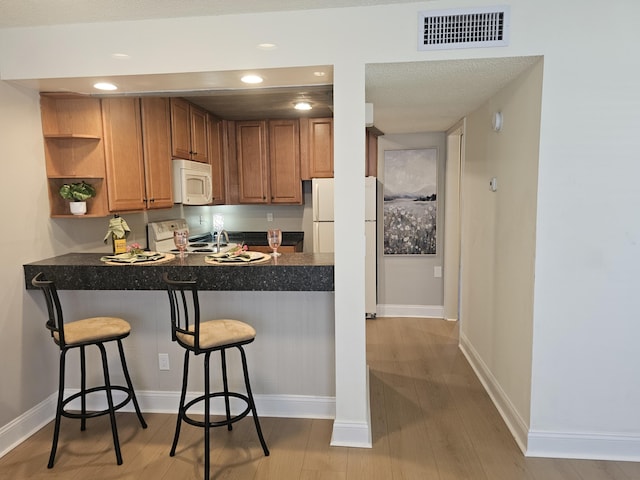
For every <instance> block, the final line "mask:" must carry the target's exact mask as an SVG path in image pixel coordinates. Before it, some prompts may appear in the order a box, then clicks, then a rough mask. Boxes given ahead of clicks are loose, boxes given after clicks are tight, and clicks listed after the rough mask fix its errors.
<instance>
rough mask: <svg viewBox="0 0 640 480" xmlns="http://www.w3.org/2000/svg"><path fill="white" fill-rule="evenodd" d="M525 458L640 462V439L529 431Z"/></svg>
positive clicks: (626, 436)
mask: <svg viewBox="0 0 640 480" xmlns="http://www.w3.org/2000/svg"><path fill="white" fill-rule="evenodd" d="M527 447H528V448H527V453H526V456H527V457H546V458H578V459H589V460H610V461H624V462H640V437H638V436H631V435H625V434H599V433H558V432H535V431H530V432H529V443H528V446H527Z"/></svg>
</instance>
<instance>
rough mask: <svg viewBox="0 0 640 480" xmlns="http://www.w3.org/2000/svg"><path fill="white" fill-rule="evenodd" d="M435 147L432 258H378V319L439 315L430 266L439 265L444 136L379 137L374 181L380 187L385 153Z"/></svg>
mask: <svg viewBox="0 0 640 480" xmlns="http://www.w3.org/2000/svg"><path fill="white" fill-rule="evenodd" d="M421 148H436V149H437V151H438V154H437V155H438V157H437V175H438V191H437V196H438V197H437V198H438V216H437V225H436V236H437V245H436V254H435V255H382V254H381V255H379V257H378V304H379V307H378V314H379V315H382V316H385V315H387V316H425V317H430V316H432V317H442V316H443V313H444V311H443V293H442V292H443V277H438V278H436V277H435V276H434V267H436V266H437V267H441V268H442V266H443V258H444V234H443V233H444V209H445V208H446V206H445V201H444V199H445V181H444V178H445V158H446V137H445V134H444V133H442V132H440V133H409V134H395V135H383V136H381V137H379V138H378V157H379V166H378V178H379V179H380V182H381V183H383V184H384V154H385V151H387V150H410V149H421ZM383 218H384V213H383V210H382V205H380V208H379V209H378V219H379V222H378V231H379V233H378V238H379V239H380V243H382V239H383V238H384V237H383V235H384V228H383Z"/></svg>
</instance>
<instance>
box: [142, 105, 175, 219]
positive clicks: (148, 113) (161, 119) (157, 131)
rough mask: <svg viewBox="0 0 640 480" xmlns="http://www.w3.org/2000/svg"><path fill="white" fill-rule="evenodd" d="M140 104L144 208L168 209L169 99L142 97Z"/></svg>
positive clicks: (170, 190)
mask: <svg viewBox="0 0 640 480" xmlns="http://www.w3.org/2000/svg"><path fill="white" fill-rule="evenodd" d="M140 102H141V105H140V108H141V113H142V115H141V118H142V146H143V152H144V157H143V158H144V178H145V192H146V195H145V199H146V207H147V208H148V209H153V208H171V207H173V171H172V164H171V127H170V125H171V118H170V109H169V99H168V98H161V97H143V98H142V99H141V100H140Z"/></svg>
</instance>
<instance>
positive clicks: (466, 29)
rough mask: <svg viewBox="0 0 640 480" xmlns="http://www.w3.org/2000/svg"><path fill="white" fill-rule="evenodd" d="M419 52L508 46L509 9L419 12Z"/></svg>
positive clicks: (489, 8) (490, 8) (488, 8)
mask: <svg viewBox="0 0 640 480" xmlns="http://www.w3.org/2000/svg"><path fill="white" fill-rule="evenodd" d="M418 38H419V40H418V50H445V49H450V48H475V47H504V46H506V45H508V44H509V7H508V6H502V7H486V8H471V9H469V8H465V9H452V10H434V11H428V12H420V14H419V22H418Z"/></svg>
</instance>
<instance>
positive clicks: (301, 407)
mask: <svg viewBox="0 0 640 480" xmlns="http://www.w3.org/2000/svg"><path fill="white" fill-rule="evenodd" d="M76 392H77V390H72V389H68V390H65V396H67V395H69V394H74V393H76ZM200 395H202V392H187V399H186V400H187V402H189V401H191V400H193V399H194V398H196V397H198V396H200ZM136 397H137V398H138V403H139V404H140V410H142V411H143V412H150V413H176V412H177V411H178V403H180V392H156V391H150V390H146V391H141V392H136ZM118 398H123V397H119V392H116V393H115V394H114V401H115V402H117V399H118ZM253 399H254V401H255V402H256V409H257V410H258V415H260V416H261V417H286V418H334V417H335V410H336V401H335V397H320V396H308V395H254V396H253ZM79 405H80V401H79V400H77V399H76V400H74V401H73V402H71V403H70V404H69V407H71V408H79ZM202 405H203V404H197V405H194V407H193V408H192V409H190V410H189V411H190V412H192V413H195V414H203V413H204V409H203V408H204V407H202ZM244 405H245V404H244V403H241V402H240V401H238V400H234V399H232V400H231V410H232V411H236V412H237V411H239V409H244ZM87 406H88V408H89V409H92V410H98V409H104V408H106V400H104V399H100V401H92V399H87ZM211 408H212V410H211V413H212V414H213V415H219V414H223V413H224V410H223V408H224V404H223V403H222V401H220V402H215V401H214V402H212V404H211ZM121 411H123V412H133V411H134V409H133V403H131V402H130V403H128V404H127V405H125V406H124V407H123V408H122V410H121Z"/></svg>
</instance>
